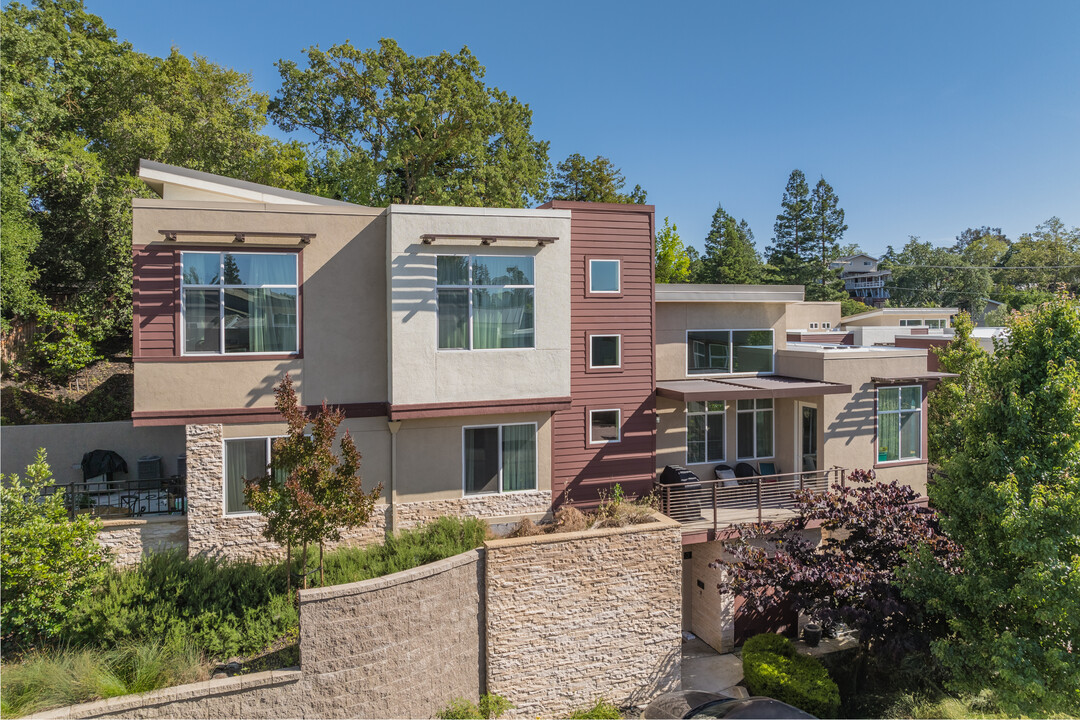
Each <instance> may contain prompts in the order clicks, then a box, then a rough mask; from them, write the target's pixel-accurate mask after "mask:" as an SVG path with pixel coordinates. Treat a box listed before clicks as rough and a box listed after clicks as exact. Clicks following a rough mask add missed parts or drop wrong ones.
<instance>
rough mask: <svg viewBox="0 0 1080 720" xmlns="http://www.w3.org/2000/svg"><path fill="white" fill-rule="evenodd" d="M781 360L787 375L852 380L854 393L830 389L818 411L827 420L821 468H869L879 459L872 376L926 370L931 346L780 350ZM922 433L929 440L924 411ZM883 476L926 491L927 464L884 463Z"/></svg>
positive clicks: (879, 471)
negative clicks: (830, 391)
mask: <svg viewBox="0 0 1080 720" xmlns="http://www.w3.org/2000/svg"><path fill="white" fill-rule="evenodd" d="M777 365H778V367H779V368H780V371H781V372H782V373H783V374H786V375H795V376H797V377H806V378H811V379H816V380H824V381H826V382H835V383H844V384H848V385H851V389H852V394H851V395H845V394H840V395H826V396H824V397H823V398H822V411H821V414H820V415H819V417H820V422H821V424H822V426H823V433H824V437H823V444H822V449H821V452H822V457H821V465H820V467H822V468H830V467H834V466H836V467H843V468H851V469H855V468H860V469H870V468H873V467H874V466H875V465H876V460H877V454H876V453H877V446H876V437H877V414H876V412H877V406H876V392H875V390H876V386H875V385H874V382H873V381H872V380H871V378H872V377H902V376H905V375H921V374H924V373H925V372H926V351H925V350H921V349H861V350H860V349H849V350H825V351H824V352H812V351H801V350H788V351H784V352H780V353H777ZM924 395H925V393H924ZM923 430H924V432H923V439H924V441H925V414H924V428H923ZM876 472H877V476H878V479H879V480H884V481H891V480H897V481H899V482H901V483H903V484H906V485H911V486H912V487H913V488H915V489H916V490H918V491H919V492H922V493H925V491H926V464H925V462H923V463H918V464H912V465H904V466H889V465H883V466H881V467H878V468H876Z"/></svg>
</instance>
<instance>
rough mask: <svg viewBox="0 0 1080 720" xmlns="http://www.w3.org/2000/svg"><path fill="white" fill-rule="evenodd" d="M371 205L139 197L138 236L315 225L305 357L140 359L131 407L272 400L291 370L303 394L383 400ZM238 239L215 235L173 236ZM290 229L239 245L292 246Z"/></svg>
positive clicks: (378, 249) (379, 273) (376, 225)
mask: <svg viewBox="0 0 1080 720" xmlns="http://www.w3.org/2000/svg"><path fill="white" fill-rule="evenodd" d="M382 213H383V211H382V210H381V209H378V208H364V207H360V206H356V207H355V208H353V207H337V206H335V207H319V206H302V205H276V204H275V205H271V204H264V203H213V202H182V201H166V200H140V201H137V202H136V203H135V207H134V212H133V220H132V222H133V231H132V238H133V242H134V243H135V244H136V245H140V244H148V243H161V242H162V236H161V234H160V233H159V232H158V231H159V230H163V229H183V230H187V231H192V230H244V231H247V232H258V231H271V232H296V233H314V234H315V238H314V239H313V240H312V241H311V243H310V244H309V245H307V246H304V249H303V279H302V282H303V289H302V294H303V300H302V326H301V333H302V340H301V346H302V349H303V358H302V359H295V360H258V359H253V360H236V359H235V358H229V359H225V360H218V359H215V360H205V361H194V362H180V363H177V362H155V361H141V362H137V363H136V365H135V410H136V411H149V410H185V409H231V408H244V407H264V406H272V405H273V387H274V384H275V383H277V382H278V381H279V380H280V378H281V375H282V374H283V373H284V372H290V373H292V374H293V379H294V380H295V381H296V383H297V392H298V393H299V395H300V400H301V402H303V403H305V404H310V405H314V404H318V403H320V402H322V401H323V400H324V399H326V400H329V401H330V402H334V403H362V402H382V401H385V400H386V387H387V373H386V371H385V368H386V357H387V353H386V272H385V267H386V244H385V236H386V220H385V217H384V215H383V214H382ZM195 244H198V245H200V246H206V245H213V246H219V247H221V248H222V249H223V250H227V249H229V248H237V247H238V246H237V245H236V244H235V243H233V242H232V241H231V240H230V241H227V242H223V238H221V237H211V236H202V237H200V236H198V235H183V236H181V240H180V241H178V242H176V243H170V245H174V246H176V247H178V248H180V249H181V250H182V249H183V248H184V247H185V246H192V245H195ZM297 245H298V241H295V240H292V239H282V238H277V239H270V238H259V237H249V238H248V240H247V241H246V242H245V243H244V244H243V245H242V246H239V247H240V248H242V249H243V250H245V251H252V250H258V249H266V250H272V249H275V248H276V249H280V248H281V247H283V246H292V247H296V246H297Z"/></svg>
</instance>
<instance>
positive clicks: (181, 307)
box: [135, 245, 304, 439]
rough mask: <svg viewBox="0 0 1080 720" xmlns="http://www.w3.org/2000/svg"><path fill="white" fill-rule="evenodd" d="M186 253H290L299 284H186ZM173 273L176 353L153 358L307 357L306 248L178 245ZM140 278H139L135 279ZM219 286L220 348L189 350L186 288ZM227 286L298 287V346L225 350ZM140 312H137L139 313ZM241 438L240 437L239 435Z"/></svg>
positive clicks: (242, 358)
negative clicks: (185, 320)
mask: <svg viewBox="0 0 1080 720" xmlns="http://www.w3.org/2000/svg"><path fill="white" fill-rule="evenodd" d="M184 253H192V254H201V255H211V254H215V253H216V254H217V255H219V256H220V257H221V263H222V264H224V262H225V255H226V254H230V255H243V254H254V255H291V256H292V257H293V259H294V262H295V263H296V285H258V286H253V285H228V286H227V285H225V284H224V282H222V283H221V284H219V285H204V284H199V285H185V284H184ZM173 274H174V277H175V283H176V285H175V287H176V311H175V314H174V316H173V318H174V322H175V332H174V335H175V342H176V348H177V351H178V352H177V353H176V354H175V355H173V356H172V357H171V358H157V357H155V358H153V360H154V361H168V360H182V361H188V362H191V361H213V362H222V361H229V360H232V361H235V360H251V359H258V360H299V359H302V358H303V357H304V345H303V342H304V327H303V326H304V251H303V248H297V249H295V250H294V249H290V248H277V247H267V248H255V247H252V248H244V249H243V250H240V249H237V248H233V247H229V248H222V247H221V246H219V245H218V246H212V245H193V246H191V247H184V248H177V249H176V251H175V254H174V266H173ZM135 282H138V278H136V279H135ZM215 287H216V288H220V292H219V294H218V320H219V325H220V329H219V335H218V340H219V343H220V347H221V350H220V352H188V351H187V348H186V345H187V328H186V323H185V322H184V318H185V309H186V308H185V305H186V302H185V300H184V295H185V293H184V290H185V289H186V288H193V289H202V290H209V289H213V288H215ZM227 287H262V288H295V289H296V350H295V351H293V352H277V351H271V352H232V353H227V352H225V322H224V318H225V299H224V292H225V289H226V288H227ZM136 314H137V313H136ZM237 439H239V438H237Z"/></svg>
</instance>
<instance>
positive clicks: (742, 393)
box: [656, 375, 851, 402]
mask: <svg viewBox="0 0 1080 720" xmlns="http://www.w3.org/2000/svg"><path fill="white" fill-rule="evenodd" d="M850 392H851V386H850V385H843V384H841V383H831V382H823V381H821V380H806V379H805V378H797V377H788V376H786V375H770V376H768V377H746V378H729V379H724V380H721V379H716V378H696V379H692V380H662V381H660V382H658V383H656V394H657V395H659V396H660V397H666V398H670V399H672V400H681V401H683V402H690V401H700V400H753V399H757V398H794V397H807V396H811V395H843V394H848V393H850Z"/></svg>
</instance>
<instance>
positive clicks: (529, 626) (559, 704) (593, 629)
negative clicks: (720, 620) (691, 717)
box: [485, 516, 682, 718]
mask: <svg viewBox="0 0 1080 720" xmlns="http://www.w3.org/2000/svg"><path fill="white" fill-rule="evenodd" d="M485 548H486V559H485V563H486V566H487V568H486V571H487V579H486V591H487V599H486V603H487V690H488V692H492V693H498V694H500V695H502V696H503V697H505V698H507V699H508V700H510V702H512V703H514V704H515V705H516V706H517V707H516V708H514V709H513V710H512V711H510V713H508V715H507V716H508V717H523V718H524V717H530V718H531V717H565V716H566V715H567V714H568V713H569V712H570V711H572V710H575V709H577V708H581V707H585V706H589V705H592V704H593V703H594V702H595V701H596V700H597V699H599V698H603V699H605V700H607V701H608V702H613V703H615V704H617V705H625V704H640V703H643V702H647V701H648V700H649V699H650V698H651V697H653V696H655V695H657V694H660V693H663V692H667V691H670V690H674V689H676V688H678V687H679V685H680V670H681V645H682V638H681V637H680V628H681V620H682V610H681V608H682V599H681V597H680V596H681V593H680V586H681V579H682V531H681V528H680V526H679V525H678V523H676V522H674V521H672V520H669V519H667V518H664V517H663V516H658V522H655V523H649V524H645V525H632V526H629V527H623V528H612V529H606V530H590V531H584V532H576V533H566V534H557V535H542V536H536V537H529V538H515V539H506V540H493V541H489V542H487V543H486V544H485Z"/></svg>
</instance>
